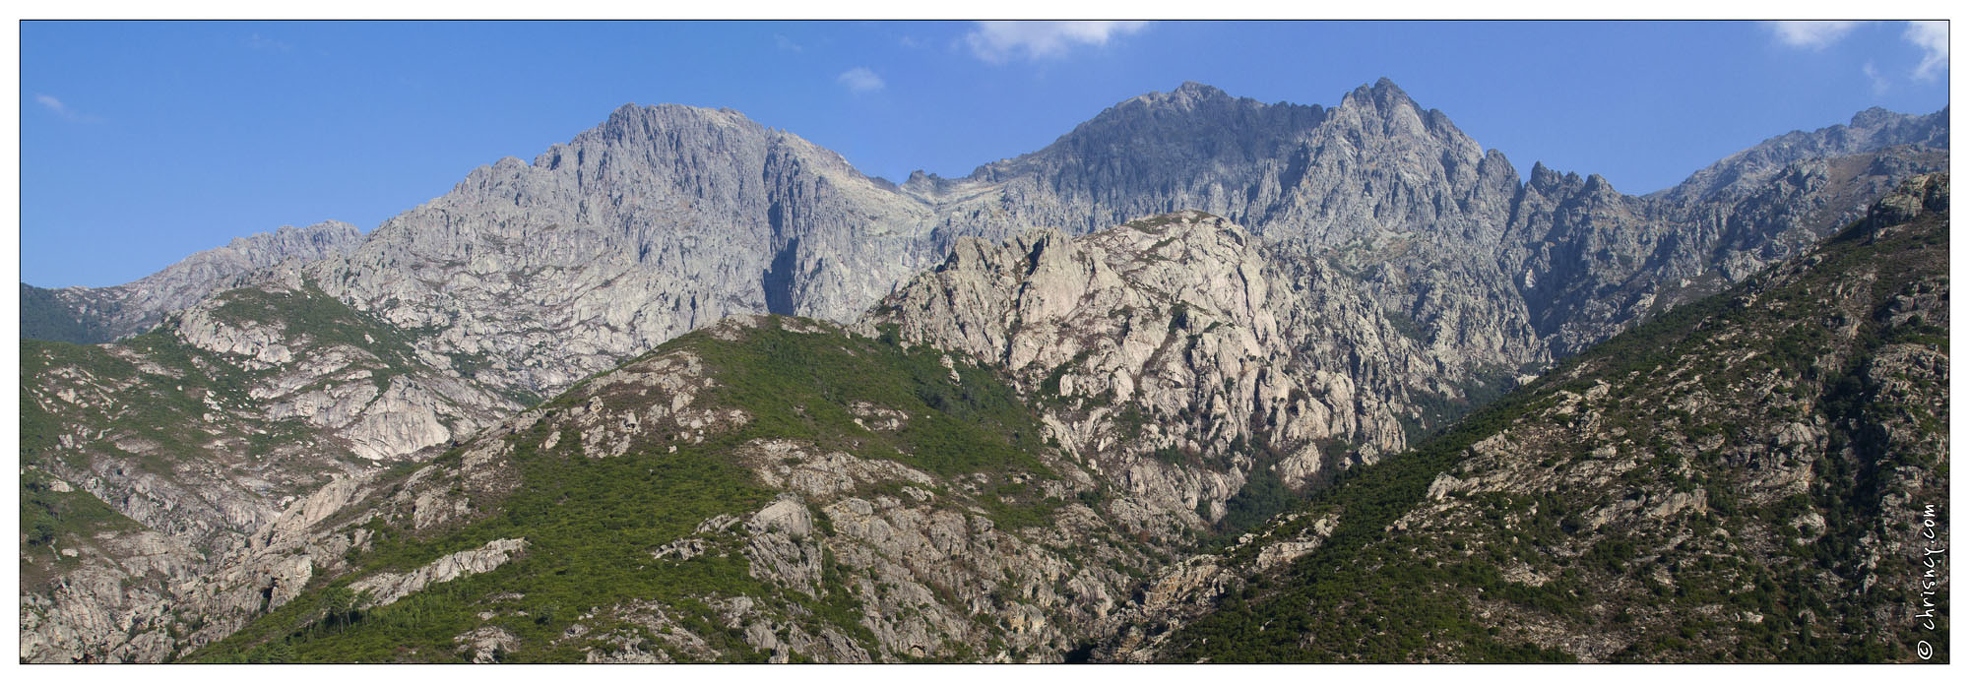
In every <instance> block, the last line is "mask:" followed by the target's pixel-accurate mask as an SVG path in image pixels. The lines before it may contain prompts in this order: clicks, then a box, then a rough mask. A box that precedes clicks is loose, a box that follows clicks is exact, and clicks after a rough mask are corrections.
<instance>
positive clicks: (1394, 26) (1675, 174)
mask: <svg viewBox="0 0 1969 684" xmlns="http://www.w3.org/2000/svg"><path fill="white" fill-rule="evenodd" d="M1936 28H1937V27H1935V26H1929V27H1925V28H1924V27H1922V26H1917V25H1912V24H1908V23H1906V22H1869V23H1858V24H1841V25H1813V26H1799V25H1780V24H1769V23H1757V22H1260V23H1226V22H1180V21H1179V22H1151V23H1142V24H1111V25H1085V24H1083V25H1060V24H1043V23H1017V24H1011V25H991V24H980V23H975V22H849V21H836V22H813V23H801V22H726V23H692V22H634V23H582V22H547V23H529V22H475V23H444V22H440V23H396V22H321V23H316V22H155V23H109V22H80V23H56V22H26V23H23V24H21V25H20V60H21V63H20V98H21V105H20V144H21V148H20V155H21V163H20V173H21V179H20V190H21V212H20V217H21V226H20V230H21V239H20V248H21V270H22V276H21V277H22V280H24V281H25V282H28V283H31V284H35V285H40V286H44V287H62V286H69V285H87V286H104V285H113V284H117V283H122V282H128V281H130V280H134V279H136V278H139V277H142V276H143V275H146V274H148V273H151V272H153V271H156V270H158V269H160V268H163V267H164V266H167V265H169V264H171V263H172V262H175V261H177V260H178V259H181V258H183V257H184V256H186V255H188V254H190V253H192V252H195V251H198V250H200V249H207V248H211V247H215V246H219V245H221V244H224V243H225V242H226V241H227V240H229V239H231V238H232V237H235V236H241V235H247V234H251V233H255V232H264V231H269V230H273V229H275V228H277V227H279V226H281V225H306V224H310V223H314V222H318V221H322V220H327V219H337V220H342V221H347V222H350V223H353V224H355V225H356V226H358V227H360V228H362V229H363V230H364V231H368V230H371V229H373V228H375V227H376V226H377V225H378V224H380V223H381V222H382V221H383V220H385V219H387V218H389V217H390V216H393V215H395V214H397V213H399V212H402V211H404V210H407V209H409V208H411V207H413V206H416V205H417V204H420V203H422V202H425V201H428V200H430V199H431V198H434V197H436V196H438V195H441V194H443V193H445V192H446V191H448V190H450V189H451V187H452V186H453V185H454V184H455V183H457V182H458V181H459V180H461V179H463V178H464V176H465V174H466V173H467V172H469V171H470V170H471V169H472V168H474V167H476V166H479V165H483V164H489V163H491V162H493V161H495V160H497V159H499V158H500V157H504V156H515V157H519V158H522V159H532V158H533V156H534V155H536V154H538V153H539V152H541V151H542V150H544V149H546V148H547V147H548V146H549V145H552V144H553V143H556V142H561V141H565V140H567V139H569V138H572V137H573V136H574V135H575V134H577V133H580V132H581V131H583V130H586V129H588V128H591V127H593V126H595V125H597V124H599V123H600V122H601V121H602V120H603V119H605V118H606V117H607V115H608V113H609V112H610V111H611V110H613V109H614V108H616V107H617V106H620V105H622V104H624V103H628V102H635V103H639V104H656V103H666V102H668V103H682V104H689V105H697V106H705V107H728V108H731V109H735V110H738V111H739V112H742V113H744V114H745V115H747V116H749V117H751V118H752V119H754V120H757V121H759V122H761V123H763V124H765V125H768V126H772V127H775V128H781V129H785V130H788V131H791V132H793V133H796V134H798V135H800V136H802V137H805V138H807V139H809V140H812V141H814V142H815V143H818V144H820V145H822V146H825V147H828V148H831V149H833V150H835V151H838V152H840V153H841V154H842V155H844V156H845V157H847V158H848V160H849V161H851V162H853V163H854V164H855V165H856V166H857V167H859V168H861V170H862V171H863V172H865V173H868V174H870V175H876V176H884V177H887V178H889V179H891V180H898V181H899V180H901V179H903V178H904V177H906V176H907V175H908V174H909V172H910V171H912V170H915V169H924V170H928V171H931V172H935V173H938V174H942V175H945V176H961V175H964V174H967V173H969V172H970V171H971V169H973V168H975V167H976V166H978V165H980V164H984V163H987V162H991V161H994V160H997V159H1001V158H1005V157H1011V156H1016V155H1018V154H1022V153H1025V152H1030V151H1033V150H1036V149H1039V148H1040V147H1043V146H1045V145H1046V144H1048V143H1050V142H1052V141H1053V140H1054V139H1055V138H1057V137H1059V136H1060V135H1062V134H1064V133H1066V132H1067V131H1069V130H1071V129H1072V128H1073V126H1074V125H1075V124H1077V123H1079V122H1081V121H1084V120H1086V119H1088V118H1090V117H1092V116H1094V115H1096V114H1098V113H1100V111H1101V110H1102V109H1104V108H1106V107H1108V106H1110V105H1112V104H1114V103H1116V102H1119V101H1122V100H1125V99H1127V98H1130V97H1133V96H1135V95H1139V94H1142V93H1146V92H1150V91H1167V90H1170V89H1172V88H1174V87H1176V86H1177V85H1178V84H1180V83H1182V82H1184V81H1199V82H1203V83H1208V84H1211V85H1214V86H1217V87H1219V88H1222V89H1224V90H1226V91H1228V92H1230V93H1231V94H1232V95H1237V96H1243V97H1252V98H1256V99H1258V100H1261V101H1265V102H1279V101H1290V102H1296V103H1303V104H1320V105H1327V106H1331V105H1333V104H1337V103H1338V102H1339V100H1340V98H1341V96H1342V95H1344V94H1345V93H1346V92H1347V91H1349V90H1351V89H1353V88H1355V87H1357V86H1359V85H1362V84H1366V83H1372V82H1373V81H1374V80H1375V79H1377V78H1381V77H1384V76H1385V77H1388V78H1391V79H1393V80H1394V81H1395V83H1397V84H1398V85H1400V86H1401V87H1402V88H1403V89H1404V90H1406V91H1408V93H1409V95H1411V96H1412V97H1414V98H1415V99H1416V100H1417V101H1418V102H1420V103H1421V104H1422V105H1423V106H1425V107H1431V108H1435V109H1440V110H1442V111H1443V112H1444V113H1446V114H1448V115H1449V117H1450V118H1451V120H1453V121H1454V122H1455V123H1456V124H1457V125H1458V126H1459V127H1460V128H1462V129H1463V130H1464V132H1466V133H1468V134H1470V135H1471V136H1472V137H1474V138H1476V140H1477V141H1478V142H1479V143H1481V144H1482V145H1483V146H1484V147H1486V148H1495V149H1499V150H1502V151H1503V152H1504V153H1505V154H1506V155H1507V156H1509V157H1510V159H1511V161H1512V163H1513V164H1515V165H1516V166H1517V167H1518V169H1519V171H1520V172H1521V173H1522V172H1525V171H1528V170H1530V169H1531V167H1532V163H1533V162H1536V161H1542V162H1544V163H1545V164H1546V165H1548V166H1551V167H1554V168H1558V169H1562V170H1568V171H1577V172H1580V173H1582V174H1585V173H1599V174H1601V175H1604V176H1606V177H1607V178H1608V179H1609V180H1611V181H1612V182H1613V184H1614V187H1616V188H1618V189H1620V190H1622V191H1624V192H1628V193H1635V194H1639V193H1646V192H1651V191H1654V190H1659V189H1662V188H1665V187H1668V186H1670V185H1673V184H1674V183H1676V182H1678V181H1679V180H1681V179H1682V178H1683V177H1685V176H1687V175H1688V174H1689V173H1691V172H1693V171H1695V170H1697V169H1699V168H1701V167H1703V166H1705V165H1707V164H1708V163H1710V162H1712V161H1715V160H1716V159H1718V158H1721V157H1722V156H1724V155H1727V154H1729V153H1731V152H1734V151H1736V150H1739V149H1742V148H1745V147H1748V146H1750V145H1753V144H1755V143H1757V142H1758V141H1759V140H1762V139H1764V138H1767V137H1770V136H1773V135H1777V134H1780V133H1783V132H1786V131H1790V130H1794V129H1811V128H1819V127H1823V126H1827V125H1831V124H1836V123H1845V122H1846V121H1847V120H1848V119H1849V118H1850V117H1851V116H1852V115H1853V114H1854V113H1855V112H1858V111H1860V110H1862V109H1865V108H1867V107H1872V106H1881V107H1886V108H1888V109H1891V110H1895V111H1900V112H1908V113H1927V112H1932V111H1935V110H1938V109H1941V108H1942V107H1944V106H1947V104H1948V69H1947V64H1946V51H1947V48H1946V36H1945V29H1941V30H1940V31H1937V30H1935V29H1936ZM1938 38H1939V39H1940V40H1939V41H1938V40H1937V39H1938ZM1938 60H1939V61H1938Z"/></svg>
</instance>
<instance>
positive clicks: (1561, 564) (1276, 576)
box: [1159, 175, 1949, 662]
mask: <svg viewBox="0 0 1969 684" xmlns="http://www.w3.org/2000/svg"><path fill="white" fill-rule="evenodd" d="M1947 198H1948V181H1947V176H1946V175H1940V176H1929V177H1923V178H1917V179H1915V180H1914V181H1911V182H1909V183H1908V184H1906V185H1904V186H1903V187H1902V189H1901V191H1900V192H1899V193H1898V194H1896V195H1894V196H1890V197H1889V198H1887V199H1886V200H1884V201H1883V202H1882V203H1881V204H1879V205H1877V206H1876V207H1875V208H1874V210H1873V212H1872V214H1871V216H1870V217H1869V218H1868V219H1866V220H1864V221H1862V222H1860V223H1858V224H1855V225H1854V226H1852V227H1851V228H1849V229H1847V230H1845V231H1843V232H1841V233H1839V234H1838V235H1836V236H1834V237H1833V238H1832V239H1830V240H1829V241H1828V242H1826V243H1825V244H1824V245H1822V246H1821V247H1820V248H1819V249H1818V250H1817V251H1816V252H1815V253H1813V254H1810V255H1807V256H1805V257H1802V258H1800V259H1796V260H1793V261H1791V262H1788V263H1785V264H1782V265H1779V266H1777V267H1774V268H1773V269H1772V270H1771V271H1769V272H1766V273H1765V274H1763V275H1760V276H1758V277H1756V278H1754V279H1752V280H1750V281H1748V282H1746V283H1745V284H1743V285H1742V286H1740V287H1737V288H1734V289H1732V290H1730V291H1728V292H1725V293H1723V294H1721V295H1718V296H1716V297H1712V298H1709V299H1706V300H1702V301H1700V302H1697V303H1693V304H1690V305H1688V306H1684V307H1681V308H1677V309H1675V310H1673V311H1671V312H1670V313H1667V314H1665V315H1663V316H1662V317H1660V318H1659V319H1657V320H1655V321H1653V322H1651V323H1648V324H1646V325H1643V326H1641V327H1639V328H1637V329H1635V330H1633V331H1630V332H1628V333H1626V334H1623V335H1620V336H1618V337H1615V338H1613V339H1612V340H1610V341H1608V342H1606V343H1604V344H1601V345H1599V346H1597V347H1595V348H1593V349H1592V350H1590V351H1588V352H1586V353H1584V354H1582V355H1581V356H1579V357H1576V358H1575V359H1573V360H1571V361H1569V362H1567V363H1565V364H1563V365H1562V366H1561V367H1560V368H1559V369H1558V370H1556V371H1554V372H1552V373H1549V374H1547V375H1546V376H1545V377H1544V378H1542V379H1540V380H1539V381H1537V382H1535V383H1533V384H1531V385H1529V386H1527V387H1525V388H1522V389H1520V390H1519V391H1517V392H1514V393H1512V394H1510V395H1508V396H1507V397H1505V398H1504V399H1503V400H1501V401H1499V402H1498V403H1496V404H1494V405H1492V406H1490V407H1488V408H1486V409H1484V410H1481V411H1478V412H1477V413H1476V414H1474V415H1472V416H1470V417H1469V418H1468V419H1466V420H1464V421H1463V422H1461V423H1460V424H1458V425H1457V426H1455V427H1454V428H1452V429H1450V430H1448V431H1447V432H1446V433H1444V434H1442V435H1440V436H1438V437H1436V438H1434V439H1432V440H1430V441H1428V442H1426V443H1424V444H1422V445H1421V446H1419V447H1418V448H1416V449H1414V450H1413V451H1411V452H1410V453H1406V454H1403V455H1400V456H1397V457H1393V458H1390V459H1388V460H1387V461H1386V462H1384V463H1383V464H1381V465H1378V466H1374V467H1369V468H1361V469H1356V470H1355V471H1353V472H1350V473H1348V474H1347V475H1346V476H1344V477H1342V478H1341V480H1340V481H1339V482H1337V483H1336V484H1335V485H1334V486H1332V487H1331V488H1329V489H1327V490H1325V491H1323V492H1321V493H1319V494H1318V495H1316V496H1315V497H1314V498H1313V501H1312V502H1311V504H1310V506H1311V510H1309V511H1304V513H1307V514H1304V515H1301V516H1298V517H1297V518H1296V519H1294V520H1292V521H1291V522H1287V523H1285V524H1282V525H1278V526H1275V527H1274V528H1273V529H1271V530H1269V531H1268V532H1266V533H1265V534H1266V535H1268V536H1266V537H1265V538H1266V539H1274V538H1275V539H1290V538H1296V537H1297V536H1298V535H1300V534H1301V533H1302V532H1303V530H1302V529H1301V528H1306V527H1308V526H1310V525H1312V524H1314V523H1315V521H1319V520H1322V519H1328V518H1329V517H1330V516H1334V515H1337V517H1338V525H1337V528H1335V529H1333V530H1332V535H1331V536H1330V537H1328V538H1327V539H1326V540H1325V542H1324V544H1323V545H1321V546H1320V547H1319V548H1318V549H1317V550H1315V551H1314V552H1312V553H1310V554H1308V555H1305V556H1303V557H1301V558H1299V559H1298V560H1297V562H1295V563H1293V564H1291V565H1290V566H1289V567H1287V568H1286V569H1285V570H1283V571H1280V572H1276V573H1269V574H1262V575H1258V576H1254V577H1250V578H1249V580H1250V581H1249V582H1248V583H1246V584H1244V585H1243V586H1242V588H1241V589H1238V590H1235V591H1233V592H1231V593H1230V594H1229V595H1228V596H1226V597H1224V598H1223V599H1222V600H1221V601H1220V602H1219V603H1218V604H1217V606H1216V609H1215V610H1214V611H1213V612H1212V613H1210V614H1209V615H1207V616H1206V617H1204V618H1202V619H1200V620H1197V621H1195V622H1194V623H1192V624H1189V625H1188V626H1186V627H1185V628H1183V629H1182V630H1180V631H1179V632H1177V633H1176V634H1174V635H1173V637H1171V638H1170V639H1169V641H1168V642H1167V643H1166V644H1165V645H1164V648H1163V650H1161V652H1160V654H1159V656H1160V657H1161V658H1164V659H1167V660H1173V661H1185V662H1189V661H1198V660H1208V661H1211V662H1230V661H1261V662H1273V661H1290V662H1301V661H1316V662H1326V661H1430V662H1441V661H1574V660H1579V661H1623V662H1624V661H1645V662H1663V661H1667V662H1684V661H1726V662H1727V661H1755V662H1768V661H1807V662H1846V661H1913V660H1920V659H1923V657H1924V656H1923V654H1922V653H1921V652H1920V644H1921V643H1922V642H1924V641H1925V642H1926V643H1927V644H1929V645H1931V646H1932V647H1933V648H1934V649H1935V652H1934V653H1933V655H1932V656H1929V657H1931V658H1932V659H1933V660H1935V661H1942V662H1946V661H1947V660H1948V657H1949V654H1948V631H1947V629H1948V624H1947V619H1946V616H1947V615H1948V612H1947V601H1946V597H1947V590H1946V587H1947V585H1946V578H1947V572H1946V569H1945V565H1944V566H1943V568H1944V569H1943V570H1942V571H1941V572H1940V574H1939V578H1937V577H1936V575H1935V574H1933V573H1930V572H1929V571H1928V569H1927V567H1925V563H1924V559H1932V558H1934V556H1932V555H1930V554H1928V553H1927V550H1928V549H1940V548H1946V547H1947V546H1948V544H1947V538H1948V529H1949V526H1948V510H1947V503H1948V473H1949V465H1948V434H1947V423H1948V389H1947V383H1948V246H1949V236H1948V213H1947V202H1948V199H1947ZM1929 535H1933V537H1932V538H1931V537H1930V536H1929ZM1263 545H1264V540H1262V539H1261V540H1259V541H1258V542H1255V543H1252V544H1249V545H1245V546H1242V547H1240V548H1239V550H1236V551H1232V552H1229V553H1230V554H1231V557H1230V558H1227V559H1225V561H1226V563H1227V564H1228V565H1233V566H1240V567H1243V566H1249V564H1250V562H1251V558H1250V557H1249V556H1251V555H1252V554H1253V553H1254V552H1255V549H1257V548H1260V547H1262V546H1263ZM1924 581H1939V582H1941V589H1940V590H1939V591H1938V592H1935V593H1924V590H1925V589H1929V588H1932V586H1933V585H1924V584H1923V582H1924ZM1924 601H1933V602H1935V603H1937V604H1938V605H1936V606H1934V607H1933V611H1934V614H1937V615H1940V616H1941V619H1940V620H1937V621H1932V622H1931V621H1925V620H1924V619H1923V618H1922V617H1921V614H1922V612H1923V611H1925V610H1928V609H1929V607H1928V605H1927V604H1925V603H1924ZM1930 625H1932V629H1931V628H1930Z"/></svg>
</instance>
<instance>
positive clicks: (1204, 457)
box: [863, 212, 1452, 526]
mask: <svg viewBox="0 0 1969 684" xmlns="http://www.w3.org/2000/svg"><path fill="white" fill-rule="evenodd" d="M1274 249H1276V248H1274V247H1271V246H1268V245H1266V244H1264V242H1263V241H1262V240H1261V239H1260V238H1258V237H1256V236H1253V235H1251V234H1250V233H1247V232H1245V231H1244V229H1242V228H1241V227H1239V226H1237V225H1235V224H1232V223H1230V222H1229V221H1226V220H1224V219H1222V218H1218V217H1215V216H1210V215H1208V214H1204V213H1201V212H1182V213H1177V214H1169V215H1164V216H1159V217H1155V218H1151V219H1144V220H1141V221H1134V222H1130V223H1127V224H1123V225H1121V226H1117V227H1115V228H1113V229H1110V230H1106V231H1101V232H1098V233H1094V234H1091V235H1086V236H1083V237H1079V238H1068V237H1067V236H1066V235H1064V234H1061V233H1058V232H1038V233H1029V234H1027V235H1024V236H1021V237H1020V238H1017V239H1015V240H1013V241H1011V242H1009V243H1006V244H1004V245H990V244H987V243H985V242H983V241H981V240H977V239H965V240H961V241H959V242H958V243H957V245H956V246H955V248H954V249H953V251H952V253H951V256H950V257H949V258H948V259H947V260H946V261H945V262H944V263H943V264H942V265H940V266H938V267H937V268H936V269H934V270H932V271H930V272H927V273H925V274H923V275H922V276H919V277H917V279H915V280H914V281H912V282H911V283H910V284H909V285H907V286H905V287H903V288H902V289H901V290H899V291H898V292H897V293H896V294H894V295H891V296H889V297H888V298H886V299H884V300H883V302H882V304H880V305H878V306H877V307H876V308H875V309H874V310H873V311H872V312H871V316H870V318H869V319H867V321H866V322H865V323H864V324H863V329H864V330H865V331H868V332H871V333H872V332H875V331H879V330H881V329H883V328H884V327H887V326H894V330H895V331H896V333H897V334H898V335H899V336H900V337H901V339H903V340H907V341H909V342H911V343H916V344H926V345H929V346H932V347H937V348H941V349H947V350H951V351H954V352H962V353H965V354H968V355H970V356H971V357H972V358H973V359H975V360H977V361H978V362H982V363H986V364H990V365H994V366H998V367H1001V368H1004V369H1006V371H1007V372H1009V373H1011V374H1012V376H1013V377H1014V378H1016V379H1017V380H1016V381H1017V383H1018V385H1019V387H1020V389H1021V390H1022V391H1023V392H1024V393H1025V394H1026V395H1027V396H1030V397H1033V398H1034V400H1035V403H1037V404H1038V405H1040V406H1044V407H1045V408H1044V409H1043V411H1044V413H1045V416H1046V419H1047V426H1048V428H1049V429H1050V431H1051V433H1052V436H1053V437H1054V438H1055V439H1057V440H1058V441H1059V442H1060V443H1061V444H1062V445H1063V447H1064V448H1066V449H1068V450H1070V451H1072V452H1074V453H1077V454H1080V455H1081V456H1082V457H1083V458H1086V459H1088V460H1089V461H1091V462H1093V463H1094V464H1095V465H1096V466H1097V467H1098V469H1099V471H1100V472H1102V473H1103V474H1104V476H1105V477H1107V478H1109V479H1110V480H1111V481H1113V482H1115V483H1118V484H1119V485H1121V487H1122V488H1123V489H1124V490H1125V491H1127V492H1128V493H1130V494H1131V495H1133V496H1136V497H1139V499H1140V500H1141V501H1142V503H1143V504H1144V505H1145V506H1146V507H1148V508H1149V509H1151V510H1155V511H1157V512H1159V513H1160V514H1162V515H1166V516H1169V517H1171V518H1172V520H1171V521H1170V522H1171V523H1176V524H1180V525H1183V526H1195V525H1199V524H1202V523H1207V522H1214V521H1216V520H1217V519H1219V518H1221V517H1222V516H1223V515H1224V512H1225V502H1226V501H1227V500H1228V499H1230V498H1231V497H1232V496H1234V495H1236V494H1237V493H1238V491H1239V490H1241V489H1242V488H1243V487H1244V485H1245V482H1246V480H1247V479H1248V478H1249V476H1250V475H1251V473H1252V472H1253V471H1254V469H1260V468H1262V469H1265V470H1267V471H1270V472H1273V473H1275V474H1277V475H1279V476H1281V477H1282V479H1284V480H1285V481H1286V482H1288V483H1289V484H1291V485H1292V486H1295V487H1296V486H1299V485H1301V484H1303V483H1304V482H1305V481H1306V479H1307V478H1308V477H1310V476H1311V475H1313V474H1315V473H1317V472H1318V471H1319V470H1321V469H1322V468H1325V467H1330V466H1336V465H1349V464H1351V463H1355V462H1362V461H1369V462H1371V461H1373V460H1375V459H1377V458H1378V457H1379V456H1380V455H1382V454H1386V453H1392V452H1393V451H1398V450H1400V449H1401V448H1402V446H1403V445H1404V444H1405V441H1404V440H1405V437H1404V432H1403V429H1402V421H1403V419H1405V418H1408V419H1413V418H1414V417H1415V416H1416V415H1417V413H1418V411H1417V409H1416V407H1415V405H1414V404H1415V402H1414V401H1413V400H1412V399H1411V396H1410V394H1411V391H1413V392H1415V393H1416V394H1421V393H1423V392H1426V391H1427V389H1426V388H1430V387H1438V386H1439V387H1445V388H1447V387H1449V383H1448V382H1447V380H1450V379H1452V378H1446V377H1444V374H1443V373H1442V372H1441V371H1440V369H1442V368H1445V367H1447V364H1441V363H1437V362H1436V361H1437V360H1436V359H1431V358H1429V353H1428V351H1429V350H1428V349H1427V348H1426V347H1424V346H1423V345H1422V344H1420V343H1419V342H1418V341H1416V340H1414V339H1411V338H1409V337H1406V336H1404V335H1402V334H1401V333H1400V332H1398V330H1397V328H1396V326H1395V325H1394V324H1392V323H1390V322H1389V321H1388V320H1386V319H1385V318H1383V317H1382V316H1381V314H1380V311H1379V310H1378V308H1377V307H1376V306H1375V305H1374V303H1373V302H1372V301H1371V300H1369V299H1367V298H1366V297H1364V296H1362V295H1361V294H1359V293H1358V292H1356V291H1354V290H1352V289H1350V288H1348V287H1346V286H1345V284H1344V283H1345V281H1344V276H1342V275H1340V274H1338V273H1337V272H1336V271H1335V270H1334V269H1333V268H1332V267H1330V266H1328V265H1326V264H1323V263H1320V262H1319V261H1317V260H1314V259H1308V258H1303V257H1295V256H1293V255H1290V254H1284V255H1281V254H1277V253H1275V252H1274V251H1273V250H1274ZM1410 388H1415V389H1414V390H1411V389H1410Z"/></svg>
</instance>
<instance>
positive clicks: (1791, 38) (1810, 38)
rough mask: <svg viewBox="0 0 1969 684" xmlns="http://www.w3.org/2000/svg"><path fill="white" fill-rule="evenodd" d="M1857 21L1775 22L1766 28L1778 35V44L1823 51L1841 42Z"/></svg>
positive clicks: (1857, 23)
mask: <svg viewBox="0 0 1969 684" xmlns="http://www.w3.org/2000/svg"><path fill="white" fill-rule="evenodd" d="M1859 25H1860V23H1859V22H1857V21H1774V22H1771V23H1769V24H1766V26H1769V27H1771V32H1772V33H1776V34H1777V36H1778V42H1781V43H1784V44H1785V45H1789V46H1791V47H1797V48H1807V49H1812V50H1823V49H1825V47H1826V46H1828V45H1831V44H1833V43H1837V42H1839V39H1840V38H1844V37H1846V34H1848V33H1851V32H1852V31H1853V28H1854V27H1856V26H1859Z"/></svg>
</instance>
